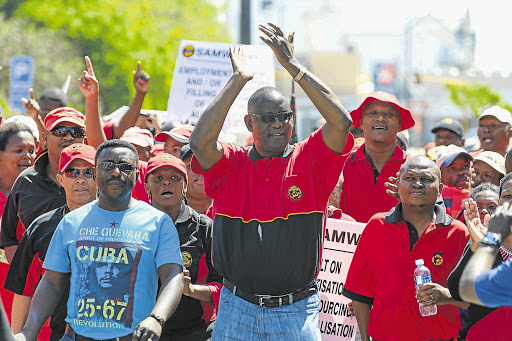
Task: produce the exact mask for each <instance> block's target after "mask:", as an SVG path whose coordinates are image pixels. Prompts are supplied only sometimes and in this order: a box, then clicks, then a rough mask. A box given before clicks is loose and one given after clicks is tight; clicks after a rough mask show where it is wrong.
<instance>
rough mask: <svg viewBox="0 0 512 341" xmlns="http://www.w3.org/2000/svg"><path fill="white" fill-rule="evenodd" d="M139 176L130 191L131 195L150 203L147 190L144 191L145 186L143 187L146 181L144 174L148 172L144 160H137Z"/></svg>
mask: <svg viewBox="0 0 512 341" xmlns="http://www.w3.org/2000/svg"><path fill="white" fill-rule="evenodd" d="M138 169H139V178H138V179H137V182H136V183H135V186H134V187H133V191H132V197H133V198H134V199H137V200H141V201H144V202H146V203H148V204H151V202H150V201H149V195H148V192H146V188H145V187H144V184H145V181H146V175H147V173H148V163H147V162H146V161H140V160H139V168H138Z"/></svg>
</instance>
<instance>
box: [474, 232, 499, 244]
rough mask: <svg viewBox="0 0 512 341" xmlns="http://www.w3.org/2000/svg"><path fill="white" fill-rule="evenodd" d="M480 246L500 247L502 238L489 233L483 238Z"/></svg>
mask: <svg viewBox="0 0 512 341" xmlns="http://www.w3.org/2000/svg"><path fill="white" fill-rule="evenodd" d="M478 244H479V245H480V244H481V245H488V246H489V245H492V246H500V245H501V236H500V235H499V234H497V233H494V232H487V233H486V234H485V236H484V237H483V238H482V241H481V242H480V243H478Z"/></svg>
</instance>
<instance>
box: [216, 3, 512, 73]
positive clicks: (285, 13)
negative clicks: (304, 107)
mask: <svg viewBox="0 0 512 341" xmlns="http://www.w3.org/2000/svg"><path fill="white" fill-rule="evenodd" d="M218 1H222V0H218ZM226 1H227V2H228V4H229V8H230V10H231V11H236V10H237V9H238V8H239V5H238V4H239V2H240V0H226ZM274 3H275V7H276V10H277V12H279V13H278V15H277V16H276V17H274V19H275V20H277V21H279V22H280V23H281V25H283V26H284V28H285V30H286V31H290V30H295V31H296V36H297V37H300V36H301V35H302V36H304V35H307V34H316V35H318V36H319V39H322V40H324V41H327V42H328V41H329V39H330V36H331V35H332V34H331V33H332V31H333V30H338V32H341V33H345V34H354V35H358V34H375V33H385V34H401V33H402V32H403V30H404V27H405V25H406V23H407V22H409V21H410V20H411V19H414V18H418V17H422V16H424V15H426V14H431V15H432V16H434V17H436V18H438V19H441V20H442V21H443V22H444V23H445V24H446V26H447V27H450V28H454V27H456V26H457V25H458V24H459V23H460V20H461V19H462V18H463V17H464V15H465V13H466V10H467V9H469V13H470V18H471V24H472V27H473V30H474V32H475V33H476V50H475V66H476V68H477V69H478V70H480V71H484V72H490V73H491V72H500V73H503V74H507V73H512V20H511V18H510V16H511V13H512V1H509V0H485V1H482V0H429V1H417V0H409V1H404V0H387V1H382V0H380V1H379V0H363V1H354V0H316V1H311V0H274ZM322 6H329V8H331V9H334V10H332V11H327V12H326V13H327V16H329V15H330V16H331V20H330V21H329V20H327V22H329V23H330V24H331V25H333V24H334V25H335V27H334V29H326V28H325V27H324V26H325V23H326V20H322V18H321V17H317V18H315V19H309V20H310V22H309V23H305V17H307V16H308V14H310V13H312V12H313V11H317V12H318V9H319V8H321V7H322ZM234 17H235V18H236V16H233V15H229V16H228V18H230V20H233V18H234ZM269 17H271V18H272V16H269ZM310 17H311V16H310ZM227 24H228V26H230V27H231V28H232V29H235V30H236V29H238V25H239V20H233V21H228V22H227ZM253 26H255V27H256V26H257V23H256V24H253ZM336 43H338V42H333V43H332V44H331V45H335V44H336ZM297 48H298V49H307V46H304V44H302V45H301V44H300V42H299V44H298V45H297Z"/></svg>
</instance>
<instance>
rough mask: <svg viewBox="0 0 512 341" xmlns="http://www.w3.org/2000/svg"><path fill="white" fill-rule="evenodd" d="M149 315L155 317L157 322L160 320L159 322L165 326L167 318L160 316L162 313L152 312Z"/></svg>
mask: <svg viewBox="0 0 512 341" xmlns="http://www.w3.org/2000/svg"><path fill="white" fill-rule="evenodd" d="M149 317H151V318H153V319H154V320H156V322H158V324H159V325H160V326H161V327H163V326H164V324H165V319H164V318H163V317H162V316H160V315H158V314H151V315H149Z"/></svg>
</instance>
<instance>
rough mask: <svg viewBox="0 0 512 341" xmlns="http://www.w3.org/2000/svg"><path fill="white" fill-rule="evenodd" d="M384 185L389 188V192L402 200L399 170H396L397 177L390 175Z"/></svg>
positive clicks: (387, 191)
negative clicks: (399, 187)
mask: <svg viewBox="0 0 512 341" xmlns="http://www.w3.org/2000/svg"><path fill="white" fill-rule="evenodd" d="M384 186H385V187H386V188H387V189H386V193H387V194H389V195H391V196H392V197H393V198H395V199H397V200H398V201H400V196H398V172H396V177H394V176H390V177H389V178H388V181H386V182H385V183H384Z"/></svg>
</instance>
